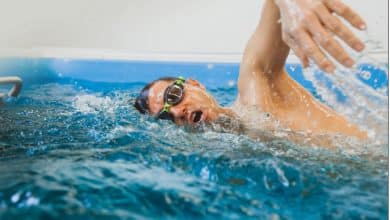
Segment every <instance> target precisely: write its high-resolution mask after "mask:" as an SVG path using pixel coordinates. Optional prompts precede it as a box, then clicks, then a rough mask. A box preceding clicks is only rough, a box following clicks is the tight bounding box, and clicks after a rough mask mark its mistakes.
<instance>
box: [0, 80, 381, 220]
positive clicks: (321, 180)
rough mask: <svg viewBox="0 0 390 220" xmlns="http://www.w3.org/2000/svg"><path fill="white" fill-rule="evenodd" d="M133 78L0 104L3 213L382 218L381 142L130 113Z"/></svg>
mask: <svg viewBox="0 0 390 220" xmlns="http://www.w3.org/2000/svg"><path fill="white" fill-rule="evenodd" d="M142 86H143V85H142V84H136V83H133V84H131V83H129V84H110V83H94V85H93V86H91V83H89V82H77V83H75V82H72V81H69V82H63V83H52V84H45V85H39V86H32V87H31V88H25V90H24V93H23V95H22V96H21V97H20V98H19V99H17V100H11V101H10V102H9V103H8V104H7V106H4V107H2V108H0V115H1V117H0V124H1V127H0V219H19V218H28V219H50V218H53V219H54V218H55V219H148V218H158V219H169V218H189V219H195V218H196V219H197V218H206V219H217V218H225V219H386V218H387V212H388V208H387V207H388V204H387V201H388V200H387V199H388V198H387V195H388V188H387V186H388V182H387V179H388V171H387V163H388V157H387V155H386V153H385V152H384V153H380V154H379V155H374V156H372V155H366V154H349V153H345V152H342V151H337V152H335V151H329V150H327V149H325V148H324V149H323V148H309V147H305V146H297V145H294V144H291V143H289V142H288V141H273V142H262V141H259V140H257V141H256V140H252V139H250V138H248V137H246V136H245V135H236V134H229V133H220V132H216V131H212V130H206V131H204V132H196V131H189V130H187V129H185V128H182V127H177V126H175V125H173V124H170V123H168V122H164V121H155V120H153V119H152V118H150V117H147V116H141V115H140V114H139V113H137V112H136V111H135V110H134V108H133V107H132V106H131V104H129V100H130V101H131V100H133V99H134V97H135V96H136V94H137V92H138V91H139V89H140V88H142ZM211 93H212V94H213V95H215V97H217V98H218V101H219V102H220V103H223V104H229V103H231V102H232V101H233V99H234V97H235V94H236V93H237V91H236V90H235V89H232V88H230V87H229V88H228V87H227V88H218V89H213V90H211Z"/></svg>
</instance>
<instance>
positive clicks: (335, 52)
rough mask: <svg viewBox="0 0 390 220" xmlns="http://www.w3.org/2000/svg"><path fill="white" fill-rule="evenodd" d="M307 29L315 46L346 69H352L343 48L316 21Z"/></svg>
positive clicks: (350, 60) (350, 61)
mask: <svg viewBox="0 0 390 220" xmlns="http://www.w3.org/2000/svg"><path fill="white" fill-rule="evenodd" d="M322 7H324V6H322ZM322 10H326V8H325V7H324V8H323V9H322ZM323 13H324V12H323ZM328 14H329V12H328ZM307 28H308V30H309V32H310V33H311V35H312V36H313V39H314V41H315V42H316V43H317V44H319V45H320V46H321V47H322V48H323V49H324V50H326V51H327V52H328V53H329V54H330V55H331V56H332V57H334V58H335V59H336V60H337V61H338V62H339V63H341V64H343V65H344V66H346V67H352V65H353V64H354V61H353V60H352V59H351V57H350V56H349V55H348V53H347V52H346V51H345V50H344V48H343V47H342V46H341V45H340V44H339V43H338V42H337V41H336V39H335V38H334V37H333V36H332V35H331V34H330V33H329V32H328V31H326V30H325V29H324V27H323V26H322V24H321V23H320V22H319V21H318V20H316V19H314V20H313V21H312V22H311V24H310V25H309V26H308V27H307Z"/></svg>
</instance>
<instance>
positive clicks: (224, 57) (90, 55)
mask: <svg viewBox="0 0 390 220" xmlns="http://www.w3.org/2000/svg"><path fill="white" fill-rule="evenodd" d="M12 57H25V58H63V59H103V60H128V61H131V60H134V61H178V62H220V63H239V62H240V61H241V58H242V54H241V53H177V52H168V53H159V52H158V53H155V52H142V51H121V50H109V49H89V48H52V47H50V48H44V47H36V48H28V49H20V48H0V58H12ZM373 60H375V61H377V62H383V63H388V52H387V51H372V52H369V53H366V55H364V56H363V57H362V58H361V59H360V60H359V61H360V62H368V63H371V62H373ZM287 63H299V60H298V58H297V57H296V56H295V55H294V54H290V56H289V57H288V59H287Z"/></svg>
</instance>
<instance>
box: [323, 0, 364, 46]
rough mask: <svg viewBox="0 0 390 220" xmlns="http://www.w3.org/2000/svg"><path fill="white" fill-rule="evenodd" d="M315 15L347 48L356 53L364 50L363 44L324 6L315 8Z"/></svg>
mask: <svg viewBox="0 0 390 220" xmlns="http://www.w3.org/2000/svg"><path fill="white" fill-rule="evenodd" d="M315 13H316V14H317V16H318V17H319V18H320V19H321V22H322V23H324V25H325V26H326V27H327V28H328V29H329V30H330V31H331V32H333V33H334V34H336V35H337V36H338V37H339V38H340V39H341V40H343V41H344V42H345V43H346V44H347V45H348V46H350V47H351V48H353V49H354V50H356V51H362V50H363V49H364V43H363V42H362V41H361V40H360V39H359V38H358V37H356V35H354V34H353V33H352V31H351V30H349V29H348V28H347V27H346V26H345V25H344V24H343V23H342V22H341V21H340V19H338V18H337V17H336V16H333V15H332V14H330V12H329V11H328V9H327V8H326V7H325V6H324V5H320V6H319V7H317V8H316V10H315Z"/></svg>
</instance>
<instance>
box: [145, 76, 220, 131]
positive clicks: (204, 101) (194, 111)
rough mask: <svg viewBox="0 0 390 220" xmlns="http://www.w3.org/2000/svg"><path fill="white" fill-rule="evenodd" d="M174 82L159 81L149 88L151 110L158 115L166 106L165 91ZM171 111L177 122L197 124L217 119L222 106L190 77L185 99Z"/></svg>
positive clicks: (186, 86) (171, 108) (185, 84)
mask: <svg viewBox="0 0 390 220" xmlns="http://www.w3.org/2000/svg"><path fill="white" fill-rule="evenodd" d="M172 83H173V82H169V81H158V82H156V83H154V84H153V86H152V87H151V88H150V90H149V97H148V98H149V111H150V114H152V115H157V114H159V113H160V111H161V110H162V109H163V106H164V92H165V90H166V88H167V87H168V86H170V85H172ZM169 113H171V114H172V115H173V116H174V121H175V123H177V124H196V123H199V122H210V121H213V120H215V119H216V118H217V117H218V115H219V113H220V107H219V105H218V104H217V102H216V101H215V100H214V98H213V97H212V96H211V95H209V94H208V93H207V92H206V90H205V88H204V87H203V86H202V85H201V84H199V83H198V82H197V81H195V80H192V79H189V80H187V81H186V82H185V83H184V94H183V99H182V100H181V102H180V103H178V104H177V105H174V106H171V107H170V109H169Z"/></svg>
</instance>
